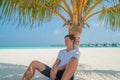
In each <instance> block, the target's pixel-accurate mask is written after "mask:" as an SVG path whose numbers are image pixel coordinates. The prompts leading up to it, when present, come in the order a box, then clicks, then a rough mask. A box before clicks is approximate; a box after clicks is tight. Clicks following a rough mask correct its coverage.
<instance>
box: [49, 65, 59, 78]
mask: <svg viewBox="0 0 120 80" xmlns="http://www.w3.org/2000/svg"><path fill="white" fill-rule="evenodd" d="M57 72H58V68H57V67H56V68H54V69H51V72H50V78H51V80H55V79H56V74H57Z"/></svg>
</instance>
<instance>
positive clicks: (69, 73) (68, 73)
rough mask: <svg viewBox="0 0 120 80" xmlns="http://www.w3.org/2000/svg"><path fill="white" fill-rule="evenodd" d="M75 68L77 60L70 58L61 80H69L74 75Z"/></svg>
mask: <svg viewBox="0 0 120 80" xmlns="http://www.w3.org/2000/svg"><path fill="white" fill-rule="evenodd" d="M77 66H78V59H76V58H75V57H72V58H71V59H70V61H69V63H68V64H67V66H66V69H65V72H64V74H63V76H62V79H61V80H70V78H71V77H72V76H73V74H74V73H75V71H76V69H77Z"/></svg>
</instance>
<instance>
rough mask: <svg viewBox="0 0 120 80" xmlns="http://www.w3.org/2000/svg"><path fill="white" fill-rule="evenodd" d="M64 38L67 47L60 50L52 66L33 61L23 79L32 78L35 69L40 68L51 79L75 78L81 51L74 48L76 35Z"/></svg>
mask: <svg viewBox="0 0 120 80" xmlns="http://www.w3.org/2000/svg"><path fill="white" fill-rule="evenodd" d="M64 39H65V46H66V49H63V50H60V51H59V54H58V56H57V59H56V61H55V63H54V64H53V66H52V68H50V67H49V66H47V65H46V64H44V63H42V62H39V61H33V62H32V63H31V64H30V65H29V67H28V69H27V71H26V72H25V74H24V76H23V78H22V80H30V79H31V78H32V77H33V75H34V73H35V70H38V71H39V72H40V73H42V74H43V75H45V76H47V77H48V78H50V79H51V80H74V73H75V71H76V69H77V65H78V61H79V57H80V52H79V50H77V49H74V48H73V44H74V42H75V37H74V36H73V35H66V36H65V38H64Z"/></svg>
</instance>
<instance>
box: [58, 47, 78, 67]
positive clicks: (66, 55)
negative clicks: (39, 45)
mask: <svg viewBox="0 0 120 80" xmlns="http://www.w3.org/2000/svg"><path fill="white" fill-rule="evenodd" d="M72 57H75V58H77V59H78V60H79V57H80V52H79V50H75V49H74V50H71V51H69V52H67V51H66V49H63V50H60V51H59V54H58V57H57V58H58V59H59V60H60V64H59V65H58V66H63V65H65V64H68V62H69V60H70V59H71V58H72Z"/></svg>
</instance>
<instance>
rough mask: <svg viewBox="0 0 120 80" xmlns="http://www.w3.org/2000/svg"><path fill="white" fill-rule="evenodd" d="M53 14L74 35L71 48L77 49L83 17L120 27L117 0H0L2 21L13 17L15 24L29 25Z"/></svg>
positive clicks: (119, 5)
mask: <svg viewBox="0 0 120 80" xmlns="http://www.w3.org/2000/svg"><path fill="white" fill-rule="evenodd" d="M63 13H66V14H67V15H68V16H69V18H66V16H64V14H63ZM54 15H56V16H58V17H59V18H60V19H62V20H63V21H64V25H63V26H66V27H67V29H68V33H69V34H73V35H75V37H76V41H75V43H74V48H75V49H78V48H79V43H80V42H79V41H80V35H81V33H82V29H83V28H84V27H86V26H87V27H88V28H90V26H89V24H88V22H87V21H88V20H89V19H91V18H93V17H94V16H95V15H97V16H98V20H99V21H102V22H103V23H104V24H105V25H106V26H107V25H109V26H111V27H112V28H120V0H0V18H1V20H3V22H6V21H9V20H14V21H15V23H17V24H18V25H21V24H23V25H24V26H25V25H29V26H31V27H33V26H34V25H36V23H38V25H39V24H41V23H44V22H46V21H50V20H51V19H52V18H53V17H54ZM30 23H31V24H30Z"/></svg>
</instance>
